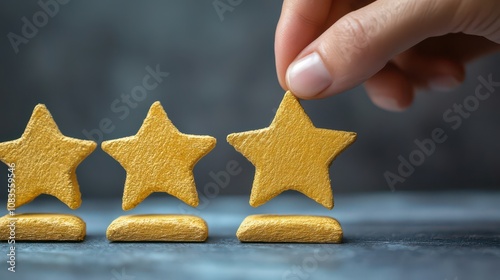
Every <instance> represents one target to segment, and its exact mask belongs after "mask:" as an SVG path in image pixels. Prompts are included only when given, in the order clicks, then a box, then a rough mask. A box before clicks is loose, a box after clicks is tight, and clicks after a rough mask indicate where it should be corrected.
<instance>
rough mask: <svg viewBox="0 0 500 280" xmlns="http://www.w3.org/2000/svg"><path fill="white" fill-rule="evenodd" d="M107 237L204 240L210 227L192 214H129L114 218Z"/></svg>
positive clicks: (129, 239) (175, 240) (136, 239)
mask: <svg viewBox="0 0 500 280" xmlns="http://www.w3.org/2000/svg"><path fill="white" fill-rule="evenodd" d="M106 237H107V238H108V239H109V240H111V241H167V242H168V241H171V242H179V241H183V242H203V241H205V240H206V239H207V237H208V227H207V224H206V223H205V221H204V220H203V219H202V218H200V217H196V216H192V215H148V214H146V215H129V216H122V217H119V218H117V219H116V220H114V221H113V222H112V223H111V225H109V227H108V230H107V231H106Z"/></svg>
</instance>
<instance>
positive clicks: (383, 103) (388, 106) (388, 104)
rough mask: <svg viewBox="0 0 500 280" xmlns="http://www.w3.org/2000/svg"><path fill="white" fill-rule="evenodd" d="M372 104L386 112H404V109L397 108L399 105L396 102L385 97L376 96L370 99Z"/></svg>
mask: <svg viewBox="0 0 500 280" xmlns="http://www.w3.org/2000/svg"><path fill="white" fill-rule="evenodd" d="M372 101H373V103H375V105H377V106H379V107H380V108H382V109H384V110H387V111H392V112H402V111H404V110H405V108H403V107H401V106H399V103H398V101H397V100H395V99H392V98H389V97H385V96H377V97H372Z"/></svg>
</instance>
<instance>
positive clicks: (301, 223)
mask: <svg viewBox="0 0 500 280" xmlns="http://www.w3.org/2000/svg"><path fill="white" fill-rule="evenodd" d="M236 236H237V237H238V239H239V240H240V241H242V242H270V243H279V242H298V243H341V242H342V228H341V226H340V224H339V222H338V221H337V220H335V219H333V218H330V217H326V216H299V215H265V214H264V215H251V216H248V217H246V218H245V220H243V222H242V223H241V225H240V227H239V228H238V231H237V232H236Z"/></svg>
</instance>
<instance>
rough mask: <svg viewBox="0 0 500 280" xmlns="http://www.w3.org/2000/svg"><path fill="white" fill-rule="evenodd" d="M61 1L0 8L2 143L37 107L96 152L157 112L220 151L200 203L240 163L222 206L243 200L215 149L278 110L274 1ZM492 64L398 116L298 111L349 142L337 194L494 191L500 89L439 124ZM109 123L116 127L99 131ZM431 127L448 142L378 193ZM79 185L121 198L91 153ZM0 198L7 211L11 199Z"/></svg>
mask: <svg viewBox="0 0 500 280" xmlns="http://www.w3.org/2000/svg"><path fill="white" fill-rule="evenodd" d="M45 2H47V3H48V2H52V3H56V2H53V1H45ZM63 2H64V1H60V3H58V6H57V9H56V8H55V6H51V7H49V8H48V9H49V12H46V11H44V7H42V6H41V5H40V4H39V3H38V2H37V1H15V0H8V1H1V2H0V35H2V37H0V58H1V60H0V96H1V99H0V100H1V101H0V141H2V142H3V141H8V140H13V139H17V138H19V137H20V136H21V134H22V133H23V131H24V129H25V126H26V124H27V122H28V120H29V118H30V115H31V112H32V110H33V108H34V106H35V105H36V104H38V103H44V104H46V105H47V107H48V109H49V110H50V111H51V113H52V115H53V117H54V119H55V121H56V122H57V124H58V125H59V128H60V130H61V131H62V133H63V134H65V135H67V136H71V137H76V138H82V139H92V140H95V141H98V142H101V141H102V139H104V140H109V139H115V138H120V137H124V136H129V135H133V134H135V133H136V132H137V130H138V129H139V127H140V126H141V124H142V121H143V119H144V117H145V116H146V113H147V111H148V109H149V107H150V105H151V104H152V103H153V102H154V101H157V100H159V101H161V103H162V104H163V106H164V108H165V110H166V111H167V113H168V115H169V117H170V119H171V120H172V121H173V123H174V124H175V125H176V126H177V127H178V128H179V130H180V131H182V132H184V133H189V134H207V135H212V136H214V137H216V138H217V140H218V143H217V147H216V148H215V149H214V150H213V151H212V152H211V153H210V154H209V155H208V156H206V157H205V158H203V159H202V160H201V161H200V162H199V163H198V164H197V166H196V168H195V170H194V171H195V172H194V173H195V179H196V182H197V186H198V188H199V190H200V193H203V192H204V191H205V189H204V188H205V186H206V185H207V184H209V183H210V182H215V179H214V178H213V176H211V175H210V174H217V173H220V172H221V171H224V170H226V166H227V164H228V163H229V162H232V163H234V162H236V164H238V166H239V167H241V173H239V174H237V175H234V176H232V177H231V178H230V183H229V184H228V186H227V187H224V188H222V187H220V188H219V195H233V194H242V195H249V194H250V189H251V185H252V180H253V176H254V171H255V170H254V167H253V166H252V165H251V164H250V163H249V162H248V161H247V160H246V159H245V158H244V157H243V156H241V155H240V154H239V153H237V152H236V151H235V150H234V149H233V148H232V147H231V146H230V145H229V144H227V142H226V141H225V138H226V135H227V134H229V133H232V132H239V131H245V130H251V129H258V128H263V127H266V126H268V125H269V123H270V122H271V120H272V118H273V116H274V113H275V111H276V108H277V107H278V105H279V103H280V101H281V98H282V96H283V93H284V92H283V89H281V87H280V86H279V84H278V82H277V77H276V73H275V64H274V49H273V48H274V32H275V27H276V23H277V21H278V18H279V15H280V9H281V4H282V2H281V1H277V0H276V1H268V0H258V1H257V0H252V1H241V2H240V3H238V4H237V5H234V6H231V5H230V4H229V2H231V1H229V2H228V1H225V0H224V1H222V0H221V2H222V3H224V4H225V5H227V6H226V10H224V11H223V12H222V10H217V9H216V7H215V6H214V3H217V1H213V0H206V1H201V0H176V1H160V0H157V1H155V0H149V1H140V2H139V1H114V0H105V1H102V0H93V1H68V3H64V4H63ZM232 3H237V1H233V2H232ZM221 7H222V6H219V8H221ZM45 9H47V8H45ZM27 22H29V23H27ZM34 23H36V24H37V25H38V27H37V26H35V25H34ZM30 25H32V26H30ZM23 32H24V33H26V34H25V35H27V36H25V35H23ZM13 34H14V35H13ZM28 37H30V38H28ZM13 42H15V43H13ZM499 65H500V55H492V56H489V57H487V58H484V59H482V60H480V61H477V62H475V63H474V64H471V65H470V66H469V67H468V69H467V80H466V81H465V83H464V84H463V85H462V86H460V87H459V88H458V89H456V90H454V91H451V92H447V93H434V92H422V93H419V94H418V95H417V97H416V100H415V103H414V104H413V105H412V107H411V108H410V109H409V110H407V111H406V112H403V113H390V112H386V111H383V110H381V109H379V108H377V107H375V106H374V105H373V104H372V103H371V102H370V100H369V99H368V97H367V96H366V94H365V92H364V89H363V88H362V87H357V88H354V89H352V90H350V91H348V92H345V93H344V94H341V95H339V96H336V97H333V98H330V99H326V100H318V101H304V102H303V103H302V104H303V105H304V107H305V110H306V112H307V113H308V114H309V115H310V117H311V119H312V121H313V123H314V124H315V125H316V126H317V127H322V128H329V129H338V130H348V131H355V132H357V133H358V140H357V142H356V143H355V144H354V145H353V146H351V148H349V149H348V150H346V151H345V152H344V153H342V154H341V155H340V156H339V157H338V158H337V159H336V160H335V161H334V163H333V165H332V168H331V178H332V187H333V190H334V193H337V192H338V193H341V192H367V191H369V192H371V191H382V192H390V191H397V192H404V191H415V190H417V191H420V190H426V191H430V190H432V191H434V190H436V191H443V190H450V191H458V190H464V189H469V190H478V189H483V190H484V189H490V190H493V189H498V186H500V169H499V166H500V157H499V154H500V153H499V152H500V147H499V146H500V145H499V143H500V131H499V129H498V128H499V124H500V123H499V120H500V110H499V109H498V108H499V105H500V97H499V96H498V95H499V92H500V88H496V92H494V93H493V94H492V95H491V96H490V97H489V98H488V99H487V100H485V101H480V103H479V105H478V106H477V108H476V109H474V110H473V111H472V112H471V115H470V117H468V118H467V119H463V118H462V121H463V122H462V124H461V125H460V127H458V128H457V129H453V128H452V126H451V124H453V123H450V122H446V121H445V120H444V119H443V114H444V113H445V112H446V111H447V110H449V109H451V108H452V107H453V104H455V103H457V104H462V103H463V102H464V100H466V98H467V97H468V96H471V95H473V94H474V91H475V88H476V86H477V85H479V83H480V82H479V80H478V77H479V76H482V77H485V78H487V77H488V75H492V77H493V80H496V81H498V80H500V69H499ZM148 67H149V68H151V69H157V68H158V69H159V70H160V71H161V72H168V77H164V78H161V79H158V86H157V87H156V88H155V89H153V90H149V91H147V93H146V95H140V96H138V95H135V97H134V96H132V95H131V94H132V89H133V88H134V87H136V86H140V85H141V84H142V80H143V78H144V77H145V76H146V75H148V74H149V72H148V70H147V68H148ZM131 96H132V98H131ZM452 115H455V116H456V115H457V114H452ZM105 119H107V120H109V121H110V122H111V123H112V125H111V126H109V127H107V129H104V131H103V129H102V128H101V127H100V123H101V122H102V120H105ZM436 128H441V129H443V130H444V131H445V133H446V135H447V136H448V137H447V140H446V141H445V142H444V143H442V144H437V146H436V150H435V152H434V153H432V154H431V155H429V156H427V157H425V159H424V161H423V163H421V164H420V165H419V166H417V167H415V170H414V172H413V173H412V174H411V175H410V176H407V178H403V182H397V183H396V184H393V185H392V186H391V185H390V184H388V182H387V180H386V178H385V177H384V174H386V172H392V173H394V174H398V166H399V165H400V158H401V157H400V156H402V157H403V158H405V159H408V158H409V154H410V153H411V152H412V151H414V150H415V149H417V146H416V144H415V140H417V139H418V140H423V139H426V138H429V137H430V135H431V132H432V131H433V130H434V129H436ZM233 161H234V162H233ZM42 175H43V174H41V176H42ZM77 175H78V180H79V183H80V189H81V192H82V196H83V199H84V201H85V199H86V198H90V197H101V198H117V199H119V198H121V196H122V193H123V184H124V181H125V171H124V170H123V168H122V167H121V166H120V165H119V164H118V163H117V162H116V161H114V160H113V159H112V158H111V157H110V156H108V155H107V154H105V153H104V152H103V151H102V150H101V149H100V148H98V149H97V150H96V151H95V152H94V153H93V154H91V155H90V156H89V157H88V158H87V159H86V160H85V161H84V162H83V163H82V164H81V165H80V166H79V168H78V169H77ZM6 178H7V168H6V167H5V168H1V169H0V185H2V186H5V187H6V185H7V179H6ZM4 190H6V188H4ZM0 197H1V199H2V200H3V201H4V200H5V199H6V197H7V192H6V191H3V192H2V195H1V196H0Z"/></svg>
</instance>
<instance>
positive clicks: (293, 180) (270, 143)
mask: <svg viewBox="0 0 500 280" xmlns="http://www.w3.org/2000/svg"><path fill="white" fill-rule="evenodd" d="M355 139H356V133H354V132H345V131H337V130H329V129H321V128H316V127H314V125H313V124H312V122H311V120H310V119H309V117H308V116H307V114H306V113H305V112H304V109H303V108H302V106H301V105H300V103H299V101H298V99H297V98H295V97H294V96H293V94H291V93H290V92H287V93H286V94H285V96H284V98H283V101H282V102H281V105H280V106H279V108H278V111H277V112H276V116H275V118H274V120H273V122H272V123H271V125H270V126H269V127H267V128H264V129H259V130H254V131H247V132H242V133H233V134H230V135H228V137H227V141H228V142H229V143H230V144H231V145H232V146H234V148H235V149H236V150H237V151H239V152H240V153H242V154H243V155H244V156H245V157H246V158H247V159H248V160H249V161H250V162H252V164H253V165H255V168H256V171H255V179H254V182H253V186H252V193H251V195H250V205H252V206H254V207H257V206H260V205H262V204H264V203H266V202H267V201H269V200H271V199H272V198H274V197H275V196H277V195H279V194H280V193H282V192H283V191H286V190H296V191H299V192H301V193H303V194H305V195H307V196H308V197H310V198H311V199H313V200H315V201H316V202H318V203H319V204H321V205H323V206H324V207H326V208H328V209H332V208H333V195H332V190H331V186H330V177H329V167H330V165H331V163H332V161H333V160H334V159H335V157H336V156H337V155H338V154H340V153H341V152H342V151H343V150H345V149H346V148H347V147H348V146H349V145H351V144H352V143H353V142H354V141H355Z"/></svg>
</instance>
